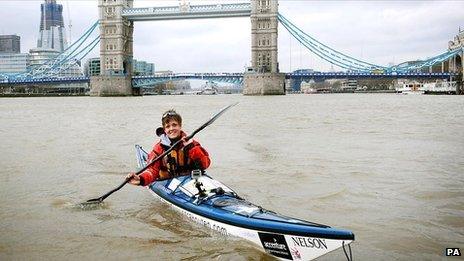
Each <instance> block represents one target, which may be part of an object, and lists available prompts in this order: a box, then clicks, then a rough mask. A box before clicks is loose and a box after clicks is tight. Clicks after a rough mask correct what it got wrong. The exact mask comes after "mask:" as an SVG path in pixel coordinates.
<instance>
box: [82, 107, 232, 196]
mask: <svg viewBox="0 0 464 261" xmlns="http://www.w3.org/2000/svg"><path fill="white" fill-rule="evenodd" d="M237 103H238V102H236V103H233V104H231V105H229V106H227V107H225V108H223V109H221V110H220V111H219V112H218V113H216V115H214V116H213V117H211V119H209V120H208V121H207V122H205V123H204V124H203V125H201V126H200V127H199V128H198V129H196V130H195V131H193V132H192V134H190V135H188V136H187V137H185V139H180V140H178V141H176V142H175V143H174V144H172V146H171V147H170V148H169V149H167V150H166V151H165V152H163V154H161V155H159V156H158V157H156V158H154V159H153V160H152V161H150V163H148V164H147V165H146V166H145V167H143V168H142V169H140V170H139V171H137V172H136V173H135V174H136V175H139V174H140V173H142V172H144V171H145V170H146V169H147V168H148V167H150V166H151V165H152V164H153V163H155V162H157V161H158V160H160V159H162V158H163V157H164V156H166V155H167V154H168V153H169V152H171V151H172V150H173V149H174V148H175V147H176V146H177V145H179V143H181V142H184V141H188V140H190V139H191V138H193V136H195V134H197V133H198V132H200V131H201V130H203V129H204V128H206V127H207V126H208V125H210V124H211V123H213V122H214V121H215V120H216V119H217V118H219V116H221V115H222V114H223V113H224V112H225V111H226V110H228V109H229V108H231V107H233V106H235V105H237ZM129 181H130V179H128V178H126V179H125V180H124V182H123V183H121V185H119V186H118V187H116V188H114V189H112V190H111V191H109V192H108V193H106V194H105V195H103V196H101V197H99V198H93V199H89V200H87V201H86V202H83V203H81V204H84V205H87V204H98V203H101V202H103V200H105V198H107V197H109V196H110V195H111V194H113V193H114V192H116V191H118V190H120V189H121V188H122V187H124V185H126V184H127V183H128V182H129Z"/></svg>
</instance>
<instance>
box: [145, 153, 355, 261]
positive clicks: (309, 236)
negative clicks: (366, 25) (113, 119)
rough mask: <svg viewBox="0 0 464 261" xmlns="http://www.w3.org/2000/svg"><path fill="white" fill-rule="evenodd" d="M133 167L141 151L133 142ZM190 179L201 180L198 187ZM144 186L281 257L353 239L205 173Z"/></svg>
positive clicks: (307, 256) (305, 255)
mask: <svg viewBox="0 0 464 261" xmlns="http://www.w3.org/2000/svg"><path fill="white" fill-rule="evenodd" d="M136 148H137V159H138V163H139V167H143V166H144V164H145V163H146V152H145V151H144V150H143V149H142V148H141V147H139V146H136ZM196 182H201V183H202V187H201V189H203V193H199V190H198V187H197V186H196ZM147 187H148V189H149V190H150V192H151V193H152V194H153V195H155V196H156V197H157V198H159V199H161V200H162V201H163V202H165V203H167V204H169V205H170V206H172V207H173V208H174V209H175V210H177V211H179V212H180V213H182V214H183V215H185V216H186V217H187V218H188V219H189V220H191V221H193V222H196V223H198V224H201V225H203V226H205V227H208V228H210V229H212V230H214V231H217V232H219V233H221V234H223V235H231V236H237V237H241V238H244V239H247V240H249V241H251V242H253V243H255V244H256V245H257V246H258V247H259V248H261V249H263V250H264V251H265V252H267V253H269V254H271V255H273V256H275V257H277V258H280V259H283V260H311V259H314V258H316V257H319V256H321V255H324V254H326V253H328V252H331V251H333V250H336V249H338V248H341V247H343V248H344V247H345V246H347V245H349V244H350V243H352V242H353V241H354V234H353V233H352V232H351V231H348V230H343V229H336V228H332V227H330V226H327V225H323V224H317V223H313V222H308V221H304V220H300V219H295V218H291V217H286V216H283V215H280V214H277V213H275V212H273V211H269V210H266V209H263V208H261V207H260V206H257V205H254V204H252V203H250V202H249V201H246V200H244V199H242V198H241V197H239V196H238V195H237V194H236V193H235V192H234V191H233V190H231V189H230V188H228V187H227V186H225V185H224V184H222V183H220V182H219V181H217V180H214V179H213V178H212V177H210V176H208V175H203V176H201V177H200V178H198V179H193V178H191V177H190V176H181V177H176V178H173V179H169V180H163V181H157V182H154V183H152V184H150V185H149V186H147Z"/></svg>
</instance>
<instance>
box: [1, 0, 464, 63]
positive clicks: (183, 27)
mask: <svg viewBox="0 0 464 261" xmlns="http://www.w3.org/2000/svg"><path fill="white" fill-rule="evenodd" d="M42 2H44V1H32V0H29V1H24V0H22V1H4V0H0V34H17V35H19V36H21V51H22V52H28V51H29V49H31V48H34V47H36V44H37V37H38V30H39V22H40V4H41V3H42ZM57 2H58V3H60V4H63V7H64V8H63V9H64V12H63V13H64V19H65V25H66V26H68V24H69V20H71V21H72V33H71V38H72V40H76V39H77V38H78V37H79V36H80V35H81V34H82V33H83V32H84V31H85V30H86V29H87V28H88V27H90V26H91V25H92V24H93V22H94V21H96V20H98V7H97V3H98V1H97V0H92V1H90V0H88V1H86V0H63V1H60V0H58V1H57ZM218 2H222V3H226V2H247V1H246V0H242V1H235V0H234V1H206V0H201V1H200V0H197V1H194V0H191V1H190V3H191V4H192V5H193V4H209V3H218ZM279 3H280V4H279V12H280V13H281V14H282V15H284V16H285V17H286V18H287V19H288V20H290V21H292V22H293V23H294V24H295V25H297V26H298V27H299V28H301V29H302V30H303V31H304V32H306V33H307V34H309V35H311V36H312V37H314V38H316V39H317V40H319V41H320V42H322V43H324V44H326V45H328V46H330V47H332V48H334V49H336V50H338V51H340V52H343V53H345V54H348V55H351V56H353V57H356V58H358V59H361V60H365V61H368V62H371V63H375V64H380V65H388V64H389V63H395V64H397V63H400V62H403V61H407V60H414V59H424V58H427V57H432V56H435V55H437V54H440V53H442V52H445V51H446V49H447V47H448V41H450V40H451V39H452V38H453V37H454V36H455V35H456V34H457V33H458V29H459V27H461V28H463V29H464V15H463V10H464V1H309V0H305V1H302V0H300V1H298V0H280V1H279ZM177 4H178V1H160V0H151V1H150V0H134V6H135V7H147V6H148V7H151V6H167V5H177ZM68 10H69V11H68ZM250 30H251V29H250V19H249V18H246V17H242V18H227V19H197V20H174V21H154V22H151V21H149V22H136V23H135V30H134V58H135V59H138V60H145V61H149V62H153V63H155V67H156V70H173V71H175V72H242V71H243V70H244V67H245V66H249V65H250V57H251V48H250V42H251V31H250ZM67 34H68V35H67V36H68V37H69V31H67ZM97 56H98V50H94V51H93V52H92V53H91V54H90V56H89V57H97ZM279 62H280V70H281V71H284V72H288V71H290V70H295V69H298V68H314V69H316V70H323V71H328V70H330V69H331V65H330V64H329V63H328V62H325V61H323V60H321V59H320V58H318V57H316V56H315V55H312V54H311V53H310V52H309V50H307V49H306V48H305V47H303V46H301V45H299V44H298V42H297V40H296V39H292V37H291V36H290V34H289V33H288V32H287V31H286V30H285V28H284V27H283V26H281V25H280V26H279ZM334 69H335V70H337V67H334Z"/></svg>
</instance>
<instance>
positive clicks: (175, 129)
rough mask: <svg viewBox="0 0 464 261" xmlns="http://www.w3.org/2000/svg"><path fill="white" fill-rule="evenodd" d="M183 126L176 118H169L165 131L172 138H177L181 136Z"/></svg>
mask: <svg viewBox="0 0 464 261" xmlns="http://www.w3.org/2000/svg"><path fill="white" fill-rule="evenodd" d="M181 128H182V126H181V125H180V124H179V122H177V121H176V120H169V121H168V122H166V124H164V132H165V133H166V135H168V137H169V138H170V139H176V138H179V137H180V132H181Z"/></svg>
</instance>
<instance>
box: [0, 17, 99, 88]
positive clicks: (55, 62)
mask: <svg viewBox="0 0 464 261" xmlns="http://www.w3.org/2000/svg"><path fill="white" fill-rule="evenodd" d="M98 23H99V22H98V21H97V22H95V23H94V24H93V25H92V26H91V27H90V28H89V29H87V30H86V31H85V32H84V34H83V35H82V36H81V37H80V38H79V39H78V40H77V41H75V42H74V43H72V44H71V45H70V46H69V47H68V48H66V49H65V50H64V51H63V52H61V53H60V54H58V55H57V56H56V57H54V58H53V59H50V60H47V61H45V62H44V63H43V64H41V65H38V66H37V67H34V68H30V69H29V70H28V71H27V72H25V73H18V74H12V75H7V76H3V78H6V79H7V80H8V81H17V80H20V79H23V80H24V79H43V78H50V77H55V78H56V77H59V75H60V73H62V72H64V71H66V70H68V69H70V68H71V67H73V66H75V65H76V64H77V63H78V62H79V61H81V60H82V59H83V58H84V57H85V56H86V55H87V54H88V53H90V51H92V50H93V49H94V48H95V46H96V45H97V44H98V43H99V42H100V36H97V37H95V38H93V40H89V39H90V36H91V35H92V33H93V32H94V31H95V29H96V28H98Z"/></svg>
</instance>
